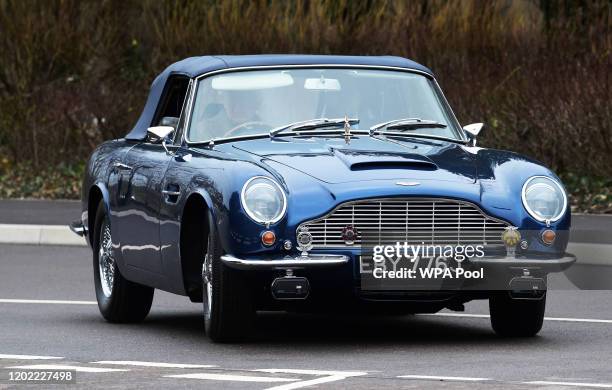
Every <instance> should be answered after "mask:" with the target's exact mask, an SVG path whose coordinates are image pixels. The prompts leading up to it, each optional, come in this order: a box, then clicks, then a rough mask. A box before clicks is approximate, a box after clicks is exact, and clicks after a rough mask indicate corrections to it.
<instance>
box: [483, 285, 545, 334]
mask: <svg viewBox="0 0 612 390" xmlns="http://www.w3.org/2000/svg"><path fill="white" fill-rule="evenodd" d="M545 308H546V294H544V296H542V298H540V299H513V298H512V297H510V294H509V293H508V292H506V291H500V292H498V293H495V294H494V295H492V296H491V297H490V298H489V310H490V312H491V325H492V326H493V330H494V331H495V333H497V334H498V335H500V336H504V337H533V336H535V335H536V334H538V332H539V331H540V330H541V329H542V324H543V322H544V311H545Z"/></svg>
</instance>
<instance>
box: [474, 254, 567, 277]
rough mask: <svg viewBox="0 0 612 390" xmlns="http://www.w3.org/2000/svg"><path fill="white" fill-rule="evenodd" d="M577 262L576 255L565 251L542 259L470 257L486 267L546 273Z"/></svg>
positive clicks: (475, 264)
mask: <svg viewBox="0 0 612 390" xmlns="http://www.w3.org/2000/svg"><path fill="white" fill-rule="evenodd" d="M575 262H576V256H575V255H573V254H571V253H565V254H564V255H563V257H559V258H553V259H541V258H531V257H493V258H490V257H481V258H473V259H470V261H469V263H470V264H473V265H474V266H479V267H483V268H485V269H497V270H503V269H517V270H520V269H529V270H540V271H542V272H545V273H551V272H562V271H565V270H566V269H568V268H569V267H570V266H571V265H572V264H574V263H575Z"/></svg>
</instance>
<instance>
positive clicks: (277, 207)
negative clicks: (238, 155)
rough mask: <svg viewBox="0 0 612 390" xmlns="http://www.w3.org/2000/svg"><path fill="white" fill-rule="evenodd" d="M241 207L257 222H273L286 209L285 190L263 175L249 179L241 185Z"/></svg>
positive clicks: (279, 217) (280, 216) (277, 219)
mask: <svg viewBox="0 0 612 390" xmlns="http://www.w3.org/2000/svg"><path fill="white" fill-rule="evenodd" d="M241 202H242V207H243V208H244V210H245V211H246V213H247V214H248V216H249V217H251V219H252V220H254V221H255V222H258V223H265V224H269V223H275V222H278V221H279V220H280V219H281V218H282V217H283V216H284V215H285V211H286V209H287V198H286V197H285V192H284V191H283V190H282V189H281V187H280V186H279V185H278V183H276V182H275V181H274V180H272V179H269V178H267V177H264V176H256V177H253V178H251V179H249V180H248V181H247V182H246V183H245V184H244V187H242V194H241Z"/></svg>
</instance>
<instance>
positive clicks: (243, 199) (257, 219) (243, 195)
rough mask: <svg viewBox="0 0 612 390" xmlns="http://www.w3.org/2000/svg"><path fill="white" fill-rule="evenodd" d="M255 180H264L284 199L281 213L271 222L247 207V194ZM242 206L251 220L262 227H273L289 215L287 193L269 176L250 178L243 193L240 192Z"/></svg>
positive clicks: (244, 186) (243, 187)
mask: <svg viewBox="0 0 612 390" xmlns="http://www.w3.org/2000/svg"><path fill="white" fill-rule="evenodd" d="M255 180H264V181H267V182H269V183H270V184H271V186H272V188H274V189H275V190H276V191H277V192H278V193H279V194H280V197H281V199H282V206H281V211H280V213H278V214H277V215H276V216H275V217H274V218H272V219H270V220H264V219H262V218H260V217H258V216H257V215H256V214H255V213H254V212H253V211H252V210H251V209H249V207H248V205H247V202H246V200H247V199H246V192H247V190H248V188H249V186H250V185H251V183H252V182H253V181H255ZM240 204H241V205H242V208H243V209H244V211H245V212H246V214H247V215H248V216H249V218H251V219H252V220H253V221H255V222H257V223H259V224H262V225H271V224H273V223H276V222H278V221H280V220H281V219H283V217H284V216H285V214H286V213H287V195H285V191H283V189H282V187H281V186H280V184H278V183H277V182H276V181H275V180H273V179H271V178H269V177H267V176H253V177H252V178H250V179H249V180H247V181H246V182H245V183H244V185H243V186H242V191H240Z"/></svg>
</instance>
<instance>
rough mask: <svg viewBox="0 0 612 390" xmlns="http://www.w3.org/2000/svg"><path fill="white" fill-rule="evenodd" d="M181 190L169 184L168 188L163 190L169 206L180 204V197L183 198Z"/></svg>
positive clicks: (175, 185)
mask: <svg viewBox="0 0 612 390" xmlns="http://www.w3.org/2000/svg"><path fill="white" fill-rule="evenodd" d="M180 189H181V188H180V187H179V186H178V185H177V184H168V185H167V186H166V188H165V189H164V190H162V194H163V196H164V202H166V203H169V204H174V203H176V202H178V200H179V197H180V196H181V191H180Z"/></svg>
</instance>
